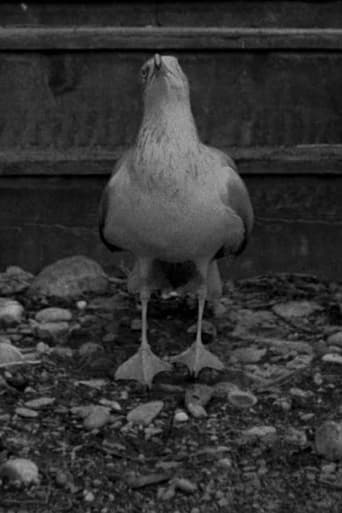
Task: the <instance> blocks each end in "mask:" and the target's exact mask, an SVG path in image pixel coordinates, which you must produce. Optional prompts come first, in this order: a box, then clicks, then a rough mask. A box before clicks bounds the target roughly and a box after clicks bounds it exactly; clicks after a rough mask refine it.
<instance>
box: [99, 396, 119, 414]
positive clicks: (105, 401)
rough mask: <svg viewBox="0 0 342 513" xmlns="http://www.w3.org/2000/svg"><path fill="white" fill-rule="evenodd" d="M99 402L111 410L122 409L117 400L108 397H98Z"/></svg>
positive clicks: (117, 410)
mask: <svg viewBox="0 0 342 513" xmlns="http://www.w3.org/2000/svg"><path fill="white" fill-rule="evenodd" d="M99 402H100V404H101V405H102V406H106V407H107V408H110V409H111V410H113V411H116V412H120V411H121V410H122V408H121V406H120V404H119V403H118V402H117V401H111V400H109V399H100V401H99Z"/></svg>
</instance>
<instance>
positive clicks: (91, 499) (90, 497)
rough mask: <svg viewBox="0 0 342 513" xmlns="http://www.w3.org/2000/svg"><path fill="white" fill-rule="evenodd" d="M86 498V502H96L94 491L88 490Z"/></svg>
mask: <svg viewBox="0 0 342 513" xmlns="http://www.w3.org/2000/svg"><path fill="white" fill-rule="evenodd" d="M84 500H85V501H86V502H94V500H95V495H94V494H93V492H86V493H85V495H84Z"/></svg>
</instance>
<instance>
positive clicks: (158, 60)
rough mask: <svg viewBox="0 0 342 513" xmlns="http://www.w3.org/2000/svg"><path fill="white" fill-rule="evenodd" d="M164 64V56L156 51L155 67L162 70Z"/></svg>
mask: <svg viewBox="0 0 342 513" xmlns="http://www.w3.org/2000/svg"><path fill="white" fill-rule="evenodd" d="M161 65H162V58H161V57H160V55H159V53H156V54H155V56H154V67H155V69H156V70H157V71H159V70H160V68H161Z"/></svg>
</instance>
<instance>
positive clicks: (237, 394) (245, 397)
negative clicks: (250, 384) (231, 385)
mask: <svg viewBox="0 0 342 513" xmlns="http://www.w3.org/2000/svg"><path fill="white" fill-rule="evenodd" d="M228 400H229V402H230V403H231V404H232V405H233V406H236V407H237V408H252V407H253V406H255V405H256V403H257V402H258V399H257V398H256V396H255V395H254V394H252V392H244V391H243V390H232V391H231V392H230V394H229V395H228Z"/></svg>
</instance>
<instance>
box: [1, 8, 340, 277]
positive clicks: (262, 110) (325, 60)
mask: <svg viewBox="0 0 342 513" xmlns="http://www.w3.org/2000/svg"><path fill="white" fill-rule="evenodd" d="M0 24H1V28H0V202H1V215H0V250H1V251H0V270H1V269H3V268H4V267H6V266H7V265H12V264H16V265H20V266H22V267H24V268H25V269H27V270H31V271H35V272H36V271H38V270H40V269H41V268H42V267H43V266H44V265H46V264H48V263H50V262H52V261H54V260H56V259H58V258H61V257H63V256H67V255H73V254H80V253H81V254H85V255H89V256H91V257H93V258H95V259H97V260H98V261H100V262H101V263H102V264H104V265H105V266H106V268H108V269H110V268H112V267H113V265H114V264H118V263H119V262H120V261H121V260H122V256H121V255H119V256H116V257H113V255H112V254H110V253H109V252H108V251H107V250H106V249H105V248H104V247H103V246H102V244H101V242H100V240H99V238H98V233H97V205H98V201H99V198H100V194H101V190H102V188H103V186H104V184H105V182H106V180H107V179H108V175H109V173H110V172H111V169H112V167H113V164H114V162H115V160H116V159H117V157H118V155H119V154H120V153H121V151H122V149H123V148H125V147H126V146H127V145H128V144H130V143H131V142H132V140H133V138H134V136H135V134H136V130H137V127H138V123H139V118H140V114H141V93H140V87H139V81H138V72H139V68H140V66H141V64H142V63H143V62H144V61H145V59H147V58H148V57H150V56H151V55H152V54H153V53H154V51H155V50H158V51H160V52H161V53H165V54H173V55H177V56H178V57H179V59H180V62H181V65H182V66H183V68H184V70H185V72H186V73H187V75H188V76H189V79H190V83H191V91H192V105H193V111H194V114H195V117H196V120H197V123H198V127H199V131H200V134H201V136H202V139H203V140H204V141H205V142H206V143H209V144H212V145H214V146H217V147H220V148H222V149H225V150H227V151H229V152H230V154H231V155H232V156H233V157H234V158H236V159H237V162H238V164H239V169H240V171H241V173H242V175H243V177H244V179H245V180H246V182H247V185H248V187H249V190H250V193H251V196H252V200H253V203H254V207H255V212H256V227H255V231H254V235H253V239H252V241H251V244H250V246H249V247H248V249H247V251H246V252H245V253H244V254H243V256H242V257H241V258H240V259H239V261H238V262H236V263H235V264H234V266H233V275H234V276H235V277H236V276H249V275H253V274H259V273H264V272H271V271H277V272H306V273H315V274H318V275H320V276H321V277H325V278H331V279H342V258H341V255H342V251H341V250H342V236H341V235H342V145H341V140H342V122H341V116H342V2H341V1H326V2H323V1H322V2H315V1H302V2H299V1H290V2H289V1H288V2H286V1H274V0H273V1H242V0H241V1H231V2H223V1H221V2H187V1H183V2H148V1H140V2H82V3H79V2H74V3H72V2H70V3H69V4H63V3H60V2H34V3H32V2H28V3H22V4H20V3H10V2H8V3H6V2H5V3H1V4H0ZM229 275H230V274H229V272H228V270H226V276H227V277H228V276H229Z"/></svg>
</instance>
